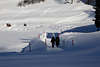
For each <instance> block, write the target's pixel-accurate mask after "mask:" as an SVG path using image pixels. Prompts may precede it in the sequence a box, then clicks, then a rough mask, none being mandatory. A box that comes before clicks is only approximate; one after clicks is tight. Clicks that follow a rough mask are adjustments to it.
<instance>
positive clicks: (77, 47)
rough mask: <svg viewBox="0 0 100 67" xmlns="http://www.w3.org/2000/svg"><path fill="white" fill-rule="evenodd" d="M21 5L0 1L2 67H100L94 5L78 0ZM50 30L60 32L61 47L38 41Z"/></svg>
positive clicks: (98, 35) (98, 37) (12, 1)
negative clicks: (9, 25)
mask: <svg viewBox="0 0 100 67" xmlns="http://www.w3.org/2000/svg"><path fill="white" fill-rule="evenodd" d="M18 2H19V0H0V67H12V66H14V67H98V66H100V57H99V56H100V54H99V52H100V50H99V49H100V46H99V44H100V41H99V40H100V32H96V28H95V26H94V21H92V19H93V18H94V15H95V14H94V11H95V10H94V9H93V7H92V6H90V5H86V4H84V3H82V2H79V1H78V0H75V1H74V3H73V4H70V3H67V4H64V0H46V1H45V2H43V3H42V2H41V3H36V4H32V5H27V6H26V7H17V3H18ZM6 23H10V24H11V25H12V26H11V27H7V26H6ZM24 23H26V24H27V26H26V27H25V26H24ZM48 31H55V32H61V35H60V39H61V42H60V46H59V48H49V47H46V46H45V43H44V42H42V41H41V40H40V39H39V35H40V34H41V33H43V32H48ZM72 40H73V41H74V45H72ZM29 44H31V47H32V51H31V52H29Z"/></svg>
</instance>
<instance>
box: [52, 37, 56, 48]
mask: <svg viewBox="0 0 100 67" xmlns="http://www.w3.org/2000/svg"><path fill="white" fill-rule="evenodd" d="M51 43H52V48H54V44H55V38H54V36H53V37H52V38H51Z"/></svg>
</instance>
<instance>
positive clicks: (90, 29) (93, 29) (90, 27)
mask: <svg viewBox="0 0 100 67" xmlns="http://www.w3.org/2000/svg"><path fill="white" fill-rule="evenodd" d="M66 32H78V33H92V32H96V27H95V25H87V26H82V27H77V28H73V29H70V30H65V31H62V32H61V34H63V33H66Z"/></svg>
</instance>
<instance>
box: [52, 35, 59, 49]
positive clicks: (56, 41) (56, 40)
mask: <svg viewBox="0 0 100 67" xmlns="http://www.w3.org/2000/svg"><path fill="white" fill-rule="evenodd" d="M51 43H52V48H54V45H55V44H56V47H58V46H59V43H60V39H59V37H58V36H57V37H56V38H55V37H54V36H53V37H52V38H51Z"/></svg>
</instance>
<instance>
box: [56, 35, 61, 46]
mask: <svg viewBox="0 0 100 67" xmlns="http://www.w3.org/2000/svg"><path fill="white" fill-rule="evenodd" d="M59 42H60V39H59V37H56V44H58V45H59Z"/></svg>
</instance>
